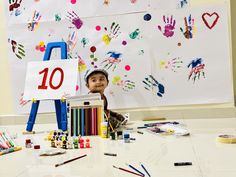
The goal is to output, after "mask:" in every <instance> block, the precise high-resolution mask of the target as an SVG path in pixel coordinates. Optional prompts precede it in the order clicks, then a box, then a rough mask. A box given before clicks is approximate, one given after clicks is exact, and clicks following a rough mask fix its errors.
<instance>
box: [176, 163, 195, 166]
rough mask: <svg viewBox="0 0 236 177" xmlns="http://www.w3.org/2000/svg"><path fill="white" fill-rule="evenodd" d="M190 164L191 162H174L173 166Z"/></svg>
mask: <svg viewBox="0 0 236 177" xmlns="http://www.w3.org/2000/svg"><path fill="white" fill-rule="evenodd" d="M188 165H192V162H175V163H174V166H188Z"/></svg>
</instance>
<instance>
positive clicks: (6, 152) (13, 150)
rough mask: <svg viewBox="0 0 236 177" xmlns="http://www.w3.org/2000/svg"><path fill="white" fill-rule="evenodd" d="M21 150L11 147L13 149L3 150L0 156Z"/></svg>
mask: <svg viewBox="0 0 236 177" xmlns="http://www.w3.org/2000/svg"><path fill="white" fill-rule="evenodd" d="M21 149H22V148H21V147H13V148H9V149H5V150H2V151H0V156H1V155H4V154H8V153H11V152H15V151H19V150H21Z"/></svg>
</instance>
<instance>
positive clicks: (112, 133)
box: [110, 132, 116, 140]
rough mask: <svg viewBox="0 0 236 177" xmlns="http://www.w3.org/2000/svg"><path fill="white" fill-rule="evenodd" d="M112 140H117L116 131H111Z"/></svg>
mask: <svg viewBox="0 0 236 177" xmlns="http://www.w3.org/2000/svg"><path fill="white" fill-rule="evenodd" d="M110 138H111V140H116V132H110Z"/></svg>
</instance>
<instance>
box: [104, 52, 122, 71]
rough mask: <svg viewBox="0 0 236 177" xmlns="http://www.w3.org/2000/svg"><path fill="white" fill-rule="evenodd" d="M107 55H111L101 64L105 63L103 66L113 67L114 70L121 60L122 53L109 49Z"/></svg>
mask: <svg viewBox="0 0 236 177" xmlns="http://www.w3.org/2000/svg"><path fill="white" fill-rule="evenodd" d="M107 55H109V57H108V58H106V59H105V60H103V61H102V62H101V65H103V64H104V66H103V68H104V69H106V70H109V69H110V68H112V71H114V70H115V69H116V66H117V65H118V64H119V63H120V62H121V56H122V54H121V53H119V52H114V51H109V52H107Z"/></svg>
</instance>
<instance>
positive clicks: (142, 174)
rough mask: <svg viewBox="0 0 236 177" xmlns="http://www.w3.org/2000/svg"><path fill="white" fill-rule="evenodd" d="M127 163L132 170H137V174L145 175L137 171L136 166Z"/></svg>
mask: <svg viewBox="0 0 236 177" xmlns="http://www.w3.org/2000/svg"><path fill="white" fill-rule="evenodd" d="M126 165H128V166H129V167H130V168H132V169H133V170H134V171H136V172H138V173H139V174H141V175H142V176H145V175H144V174H143V173H142V172H141V171H139V170H138V169H137V168H135V167H134V166H132V165H130V164H126Z"/></svg>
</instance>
